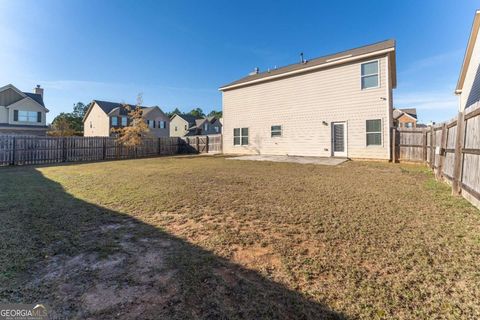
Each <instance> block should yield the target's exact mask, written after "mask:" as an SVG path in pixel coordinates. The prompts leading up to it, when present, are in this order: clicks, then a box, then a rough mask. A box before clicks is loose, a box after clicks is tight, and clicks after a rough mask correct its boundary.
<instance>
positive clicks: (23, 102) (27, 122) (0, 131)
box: [0, 84, 48, 136]
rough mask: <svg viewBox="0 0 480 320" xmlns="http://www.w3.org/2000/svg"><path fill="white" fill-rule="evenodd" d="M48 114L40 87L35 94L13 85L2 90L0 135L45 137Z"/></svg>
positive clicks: (34, 90) (0, 90)
mask: <svg viewBox="0 0 480 320" xmlns="http://www.w3.org/2000/svg"><path fill="white" fill-rule="evenodd" d="M47 112H48V109H47V108H45V104H44V103H43V88H41V87H40V86H39V85H37V86H36V87H35V88H34V89H33V93H30V92H23V91H21V90H19V89H18V88H17V87H15V86H14V85H12V84H8V85H6V86H3V87H1V88H0V135H29V136H45V135H46V134H47V129H48V128H47V125H46V114H47Z"/></svg>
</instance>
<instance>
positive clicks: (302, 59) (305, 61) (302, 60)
mask: <svg viewBox="0 0 480 320" xmlns="http://www.w3.org/2000/svg"><path fill="white" fill-rule="evenodd" d="M300 63H307V60H305V59H304V58H303V52H300Z"/></svg>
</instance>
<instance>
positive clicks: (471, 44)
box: [455, 10, 480, 94]
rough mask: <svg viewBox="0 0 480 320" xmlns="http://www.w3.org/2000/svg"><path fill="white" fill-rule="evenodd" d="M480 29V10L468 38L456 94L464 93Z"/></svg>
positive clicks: (476, 13)
mask: <svg viewBox="0 0 480 320" xmlns="http://www.w3.org/2000/svg"><path fill="white" fill-rule="evenodd" d="M479 30H480V10H477V11H476V12H475V17H474V19H473V24H472V31H471V32H470V37H469V39H468V44H467V49H466V50H465V56H464V58H463V63H462V68H461V69H460V76H459V78H458V82H457V87H456V88H455V94H460V93H462V90H463V84H464V82H465V77H466V75H467V70H468V67H469V65H470V61H471V60H472V53H473V49H474V48H475V43H476V42H477V38H478V34H479Z"/></svg>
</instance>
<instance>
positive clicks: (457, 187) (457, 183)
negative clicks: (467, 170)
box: [452, 111, 465, 195]
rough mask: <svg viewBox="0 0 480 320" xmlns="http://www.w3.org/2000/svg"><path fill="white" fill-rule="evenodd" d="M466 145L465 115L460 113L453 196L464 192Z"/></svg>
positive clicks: (454, 160)
mask: <svg viewBox="0 0 480 320" xmlns="http://www.w3.org/2000/svg"><path fill="white" fill-rule="evenodd" d="M464 143H465V115H464V114H463V112H461V111H460V112H459V113H458V118H457V134H456V135H455V155H454V158H453V177H452V178H453V181H452V194H453V195H460V193H461V192H462V186H461V182H462V165H463V153H462V149H463V144H464Z"/></svg>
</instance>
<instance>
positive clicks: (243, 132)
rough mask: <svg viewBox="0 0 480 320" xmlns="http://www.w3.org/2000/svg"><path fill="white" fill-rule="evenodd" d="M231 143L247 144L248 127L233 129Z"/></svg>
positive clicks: (236, 144)
mask: <svg viewBox="0 0 480 320" xmlns="http://www.w3.org/2000/svg"><path fill="white" fill-rule="evenodd" d="M233 145H234V146H239V145H242V146H246V145H248V128H235V129H233Z"/></svg>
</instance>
